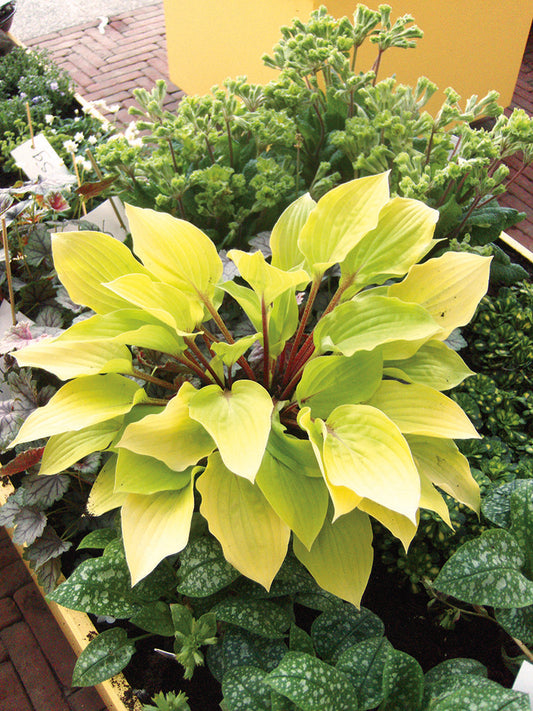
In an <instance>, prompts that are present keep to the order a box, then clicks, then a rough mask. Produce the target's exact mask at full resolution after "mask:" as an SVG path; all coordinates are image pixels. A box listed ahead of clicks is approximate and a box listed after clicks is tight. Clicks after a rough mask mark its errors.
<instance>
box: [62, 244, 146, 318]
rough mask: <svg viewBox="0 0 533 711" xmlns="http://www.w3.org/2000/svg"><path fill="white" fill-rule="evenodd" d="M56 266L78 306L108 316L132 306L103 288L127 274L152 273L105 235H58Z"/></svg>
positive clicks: (126, 250) (63, 282)
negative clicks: (105, 284) (86, 307)
mask: <svg viewBox="0 0 533 711" xmlns="http://www.w3.org/2000/svg"><path fill="white" fill-rule="evenodd" d="M52 254H53V257H54V266H55V268H56V271H57V274H58V276H59V279H60V281H61V283H62V284H63V286H64V287H65V288H66V290H67V291H68V293H69V296H70V298H71V299H72V301H74V303H76V304H83V305H84V306H88V307H89V308H91V309H93V311H96V313H98V314H106V313H109V312H110V311H116V310H117V309H127V308H130V306H131V304H130V303H129V302H128V301H126V300H124V299H122V298H121V297H120V296H116V295H115V294H112V293H111V292H110V291H109V289H106V287H105V286H103V284H104V283H105V282H109V281H113V279H116V278H117V277H120V276H123V275H124V274H147V275H148V276H150V273H149V272H148V271H147V270H146V269H145V268H144V267H143V265H142V264H140V263H139V262H138V261H137V260H136V259H135V257H134V256H133V255H132V253H131V251H130V250H129V249H128V248H127V247H126V246H125V245H123V244H122V243H121V242H119V241H118V240H116V239H114V238H113V237H111V236H110V235H106V234H103V233H102V232H88V231H87V232H56V233H55V234H53V235H52Z"/></svg>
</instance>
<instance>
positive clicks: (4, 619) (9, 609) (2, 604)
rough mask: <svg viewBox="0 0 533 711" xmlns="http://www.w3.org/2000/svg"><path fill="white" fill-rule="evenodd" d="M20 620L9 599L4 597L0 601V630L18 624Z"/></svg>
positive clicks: (17, 611) (16, 609) (13, 604)
mask: <svg viewBox="0 0 533 711" xmlns="http://www.w3.org/2000/svg"><path fill="white" fill-rule="evenodd" d="M19 620H20V612H19V609H18V607H17V606H16V605H15V603H14V602H13V600H12V599H11V598H10V597H4V598H3V599H2V600H0V630H2V629H4V627H9V626H10V625H12V624H14V623H15V622H18V621H19Z"/></svg>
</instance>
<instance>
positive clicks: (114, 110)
mask: <svg viewBox="0 0 533 711" xmlns="http://www.w3.org/2000/svg"><path fill="white" fill-rule="evenodd" d="M107 110H108V111H110V112H111V113H112V114H116V113H117V111H120V106H119V104H111V106H108V107H107Z"/></svg>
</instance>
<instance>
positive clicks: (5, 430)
mask: <svg viewBox="0 0 533 711" xmlns="http://www.w3.org/2000/svg"><path fill="white" fill-rule="evenodd" d="M16 405H17V403H16V402H15V400H1V401H0V448H1V449H5V448H6V447H7V445H8V444H9V443H10V442H11V440H12V439H14V437H15V435H16V434H17V432H18V431H19V429H20V426H21V425H22V423H23V422H24V419H25V413H24V412H23V411H21V410H20V409H18V408H17V407H16ZM32 409H34V408H32ZM28 414H29V413H28Z"/></svg>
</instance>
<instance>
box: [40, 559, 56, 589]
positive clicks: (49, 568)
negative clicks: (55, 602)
mask: <svg viewBox="0 0 533 711" xmlns="http://www.w3.org/2000/svg"><path fill="white" fill-rule="evenodd" d="M36 573H37V582H38V583H39V585H40V586H41V587H42V589H43V591H44V593H45V595H49V594H50V593H51V592H53V591H54V590H55V589H56V587H57V583H58V581H59V575H60V573H61V563H60V561H59V558H51V559H50V560H48V561H47V562H46V563H45V564H44V565H41V567H40V568H39V569H38V570H36Z"/></svg>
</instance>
